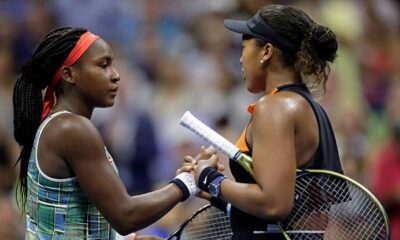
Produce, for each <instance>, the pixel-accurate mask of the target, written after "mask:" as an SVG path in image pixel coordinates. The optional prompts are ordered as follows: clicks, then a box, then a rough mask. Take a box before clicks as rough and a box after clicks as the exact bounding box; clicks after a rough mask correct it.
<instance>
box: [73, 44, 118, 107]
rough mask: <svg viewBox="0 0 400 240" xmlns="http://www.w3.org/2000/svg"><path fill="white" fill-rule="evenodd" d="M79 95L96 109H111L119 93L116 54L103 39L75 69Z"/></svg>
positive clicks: (93, 46)
mask: <svg viewBox="0 0 400 240" xmlns="http://www.w3.org/2000/svg"><path fill="white" fill-rule="evenodd" d="M73 72H74V77H75V79H76V81H75V85H76V89H77V91H78V94H79V95H81V96H83V98H84V99H85V100H86V102H87V103H88V104H90V105H92V106H94V107H110V106H112V105H113V104H114V102H115V97H116V95H117V91H118V81H119V80H120V77H119V74H118V72H117V71H116V69H115V66H114V53H113V52H112V50H111V48H110V46H109V45H108V44H107V43H106V42H105V41H104V40H102V39H98V40H96V41H95V42H94V43H93V44H92V45H91V46H90V47H89V48H88V49H87V51H86V52H85V53H84V54H83V55H82V56H81V58H80V59H79V60H78V61H77V62H76V64H75V65H74V67H73Z"/></svg>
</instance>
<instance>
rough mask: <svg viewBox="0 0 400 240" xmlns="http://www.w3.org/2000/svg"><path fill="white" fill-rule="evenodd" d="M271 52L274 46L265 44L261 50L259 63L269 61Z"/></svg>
mask: <svg viewBox="0 0 400 240" xmlns="http://www.w3.org/2000/svg"><path fill="white" fill-rule="evenodd" d="M273 52H274V46H272V44H271V43H267V44H265V46H264V47H263V48H262V57H261V60H260V63H261V64H263V63H265V62H267V61H268V60H269V59H271V57H272V54H273Z"/></svg>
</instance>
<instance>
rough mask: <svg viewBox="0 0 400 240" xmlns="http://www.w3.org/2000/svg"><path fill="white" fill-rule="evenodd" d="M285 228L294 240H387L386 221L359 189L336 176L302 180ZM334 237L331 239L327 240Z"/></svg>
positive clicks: (302, 178) (376, 207)
mask: <svg viewBox="0 0 400 240" xmlns="http://www.w3.org/2000/svg"><path fill="white" fill-rule="evenodd" d="M296 199H297V200H296V202H295V205H294V207H293V210H292V212H291V214H290V216H289V217H288V218H287V219H288V220H287V221H285V222H284V223H283V228H284V229H285V230H286V233H287V234H288V235H289V236H290V238H291V239H385V236H387V232H386V231H387V230H386V228H385V227H384V226H385V219H384V217H383V216H382V213H381V211H380V209H379V207H378V206H377V205H376V204H375V203H374V202H373V201H372V200H371V198H370V196H369V195H368V194H367V193H365V192H364V191H363V190H362V189H361V188H359V187H358V186H357V185H355V184H352V183H350V182H347V181H345V180H343V179H340V178H337V177H332V176H319V175H315V174H311V175H308V176H306V177H300V178H298V179H297V183H296ZM327 236H330V238H326V237H327Z"/></svg>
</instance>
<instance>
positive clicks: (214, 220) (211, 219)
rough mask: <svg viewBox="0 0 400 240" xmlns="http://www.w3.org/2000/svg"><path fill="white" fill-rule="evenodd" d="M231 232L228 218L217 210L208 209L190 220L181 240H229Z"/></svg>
mask: <svg viewBox="0 0 400 240" xmlns="http://www.w3.org/2000/svg"><path fill="white" fill-rule="evenodd" d="M231 238H232V231H231V226H230V219H229V217H228V216H227V215H226V214H225V213H224V212H222V211H220V210H219V209H216V208H214V207H210V208H208V209H206V210H205V211H203V212H201V213H200V214H199V215H197V216H196V217H195V218H193V219H192V221H190V222H189V223H188V225H187V226H186V227H185V229H184V231H183V232H182V234H181V238H180V239H182V240H186V239H188V240H189V239H190V240H203V239H210V240H212V239H218V240H219V239H221V240H225V239H226V240H228V239H229V240H230V239H231Z"/></svg>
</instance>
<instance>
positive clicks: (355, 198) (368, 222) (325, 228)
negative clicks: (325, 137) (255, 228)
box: [180, 112, 390, 240]
mask: <svg viewBox="0 0 400 240" xmlns="http://www.w3.org/2000/svg"><path fill="white" fill-rule="evenodd" d="M180 124H181V125H182V126H184V127H186V128H188V129H189V130H191V131H192V132H194V133H195V134H196V135H198V136H200V137H201V138H203V139H204V140H205V141H206V142H208V143H209V144H211V145H213V146H214V147H216V148H217V149H219V150H221V151H222V152H223V153H225V154H226V155H227V156H228V157H229V158H230V159H231V160H233V161H237V162H238V163H240V164H241V165H242V166H245V167H244V168H245V169H246V171H248V172H250V173H253V170H252V164H251V161H252V159H251V157H249V156H247V155H245V154H243V153H241V152H240V150H239V149H238V148H237V147H236V146H235V145H233V144H232V143H230V142H229V141H228V140H226V139H225V138H224V137H222V136H221V135H219V134H218V133H216V132H215V131H214V130H212V129H211V128H209V127H208V126H206V125H205V124H203V123H202V122H201V121H199V120H198V119H196V118H195V117H194V116H193V115H192V114H191V113H190V112H186V113H185V114H184V115H183V117H182V119H181V121H180ZM279 226H280V228H281V231H282V233H283V235H284V236H285V237H286V239H288V240H290V239H296V240H297V239H299V240H303V239H335V240H341V239H346V240H353V239H354V240H356V239H357V240H360V239H368V240H370V239H374V240H375V239H379V240H381V239H382V240H386V239H390V227H389V221H388V217H387V214H386V212H385V210H384V208H383V206H382V205H381V204H380V203H379V201H378V200H377V198H376V197H375V196H374V195H373V194H372V193H371V192H370V191H368V189H366V188H365V187H363V186H362V185H361V184H359V183H357V182H356V181H354V180H352V179H350V178H349V177H346V176H344V175H342V174H339V173H336V172H332V171H327V170H316V169H315V170H314V169H313V170H311V169H310V170H297V178H296V187H295V199H294V207H293V209H292V211H291V213H290V214H289V216H288V217H287V218H286V220H284V221H282V222H280V223H279Z"/></svg>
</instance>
